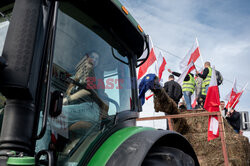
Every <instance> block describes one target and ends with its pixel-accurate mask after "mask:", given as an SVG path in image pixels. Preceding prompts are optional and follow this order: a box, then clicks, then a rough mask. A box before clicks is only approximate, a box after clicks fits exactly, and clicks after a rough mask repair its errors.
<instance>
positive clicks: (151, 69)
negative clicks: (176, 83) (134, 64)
mask: <svg viewBox="0 0 250 166" xmlns="http://www.w3.org/2000/svg"><path fill="white" fill-rule="evenodd" d="M149 50H150V52H149V56H148V59H147V60H146V62H144V63H143V64H142V65H141V66H140V67H139V71H138V78H137V79H138V80H139V79H140V78H142V77H143V76H145V75H146V74H149V73H155V74H156V73H157V60H156V56H155V52H154V46H153V42H152V40H151V37H150V36H149ZM156 75H158V73H157V74H156Z"/></svg>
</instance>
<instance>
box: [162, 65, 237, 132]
mask: <svg viewBox="0 0 250 166" xmlns="http://www.w3.org/2000/svg"><path fill="white" fill-rule="evenodd" d="M168 72H169V73H170V75H169V77H168V81H167V82H166V83H165V84H164V89H165V91H166V93H167V94H168V95H169V96H170V97H171V98H172V99H173V100H174V101H175V103H176V104H177V105H178V107H179V109H182V110H183V109H184V110H192V109H203V105H204V102H205V99H206V95H207V91H208V87H209V84H210V80H211V76H212V68H211V64H210V62H205V63H204V70H203V71H202V73H199V72H198V71H196V73H195V74H192V73H188V74H187V75H186V76H185V78H184V80H183V83H182V86H181V85H180V84H179V83H178V82H176V81H175V77H174V76H176V77H179V76H180V75H181V74H180V73H178V72H175V71H172V70H171V69H168ZM193 94H194V95H195V100H196V101H195V102H194V103H195V105H193V106H192V104H193V103H192V97H191V96H192V95H193ZM181 100H182V101H181ZM180 101H181V102H180ZM220 110H221V113H222V116H223V117H224V118H225V119H227V121H228V123H229V124H230V125H231V126H232V127H233V129H234V130H235V132H236V133H239V131H240V113H239V112H237V111H236V110H235V109H233V108H230V109H229V110H228V109H227V108H226V107H225V102H224V101H221V102H220Z"/></svg>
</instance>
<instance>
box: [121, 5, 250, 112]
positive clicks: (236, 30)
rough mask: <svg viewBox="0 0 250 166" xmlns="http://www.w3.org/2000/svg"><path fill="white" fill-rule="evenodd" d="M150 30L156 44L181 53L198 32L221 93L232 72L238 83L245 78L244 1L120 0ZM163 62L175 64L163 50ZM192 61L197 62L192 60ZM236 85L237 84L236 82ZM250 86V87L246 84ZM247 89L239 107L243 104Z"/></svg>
mask: <svg viewBox="0 0 250 166" xmlns="http://www.w3.org/2000/svg"><path fill="white" fill-rule="evenodd" d="M121 2H122V3H124V4H125V6H127V7H128V10H129V11H130V12H131V13H132V15H133V16H134V17H135V18H136V20H137V21H138V22H139V23H140V24H141V26H142V27H143V28H144V30H145V32H146V33H148V34H150V36H151V37H152V39H153V42H154V44H155V45H156V46H158V47H160V48H163V49H164V50H167V51H169V52H171V53H173V54H174V55H177V56H179V57H183V56H184V55H185V54H186V53H187V52H188V50H189V49H190V48H191V46H192V44H193V42H194V40H195V37H198V40H199V45H200V50H201V54H202V57H203V59H204V61H206V60H208V61H211V63H212V64H213V65H215V66H216V69H218V70H220V71H221V73H222V74H223V76H224V79H225V80H224V84H223V85H222V86H221V96H224V95H225V94H226V93H228V91H229V90H230V89H231V86H232V81H233V79H234V77H237V78H238V82H239V85H240V86H241V87H242V86H243V85H244V84H245V83H246V82H248V81H249V82H250V74H248V72H249V71H250V65H249V64H248V63H249V60H250V56H249V55H250V44H249V43H250V30H249V27H250V22H249V20H250V10H249V5H250V1H247V0H242V1H240V3H239V2H238V1H235V0H227V1H220V0H212V1H211V0H203V1H196V0H189V1H186V0H178V1H176V0H164V1H160V0H158V1H156V0H121ZM166 56H167V63H168V64H167V65H168V67H170V68H173V69H174V70H178V63H179V61H180V59H178V58H176V57H175V56H172V55H170V54H166ZM197 62H198V65H199V66H202V64H201V61H200V60H198V61H197ZM239 89H240V88H239ZM248 89H250V88H248ZM249 98H250V90H247V91H245V92H244V94H243V96H242V98H241V102H240V103H239V105H240V107H241V108H244V109H246V108H249V107H250V104H249V102H247V99H249Z"/></svg>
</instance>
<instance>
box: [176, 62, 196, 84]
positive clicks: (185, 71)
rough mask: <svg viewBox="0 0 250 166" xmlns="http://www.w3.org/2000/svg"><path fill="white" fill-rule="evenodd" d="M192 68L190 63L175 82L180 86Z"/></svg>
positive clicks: (192, 64)
mask: <svg viewBox="0 0 250 166" xmlns="http://www.w3.org/2000/svg"><path fill="white" fill-rule="evenodd" d="M193 66H194V63H190V64H189V65H188V66H186V67H185V69H184V70H183V72H182V73H181V75H180V76H179V78H178V80H177V81H176V82H178V83H179V84H180V85H182V83H183V81H184V79H185V77H186V75H187V74H188V73H189V72H190V69H191V68H192V67H193Z"/></svg>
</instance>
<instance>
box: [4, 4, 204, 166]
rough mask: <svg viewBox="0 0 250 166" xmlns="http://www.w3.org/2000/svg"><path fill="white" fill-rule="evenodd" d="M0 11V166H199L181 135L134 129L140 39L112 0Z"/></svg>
mask: <svg viewBox="0 0 250 166" xmlns="http://www.w3.org/2000/svg"><path fill="white" fill-rule="evenodd" d="M0 14H1V18H0V53H1V56H0V92H1V94H2V95H3V96H4V97H5V98H6V101H5V104H4V108H3V110H2V111H1V117H2V119H1V125H2V127H1V137H0V165H1V166H5V165H11V166H14V165H16V166H17V165H48V166H54V165H57V166H82V165H89V166H102V165H108V166H118V165H119V166H123V165H124V166H125V165H126V166H127V165H128V166H138V165H144V166H147V165H150V166H151V165H159V166H161V165H178V166H179V165H187V166H189V165H196V166H197V165H199V163H198V160H197V157H196V154H195V152H194V150H193V148H192V146H191V145H190V144H189V142H188V141H187V140H186V139H185V138H184V137H183V136H182V135H180V134H178V133H176V132H173V131H166V130H157V129H154V128H146V127H137V126H136V118H138V115H139V112H140V111H142V108H141V104H140V101H139V98H138V88H137V79H136V78H137V77H136V68H137V67H138V66H139V65H141V64H143V63H144V62H145V61H146V59H147V57H148V54H149V44H148V36H147V35H146V34H145V33H144V32H143V30H142V28H141V27H140V26H139V24H138V23H137V22H136V21H135V20H134V19H133V17H132V16H131V15H130V14H129V13H128V11H127V10H126V8H125V7H124V6H123V5H122V4H121V3H120V2H119V1H118V0H58V1H56V0H15V1H14V0H1V1H0ZM4 28H5V29H6V30H5V31H4V30H3V31H1V29H4ZM1 43H2V45H1ZM141 55H146V56H144V57H142V56H141Z"/></svg>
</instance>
